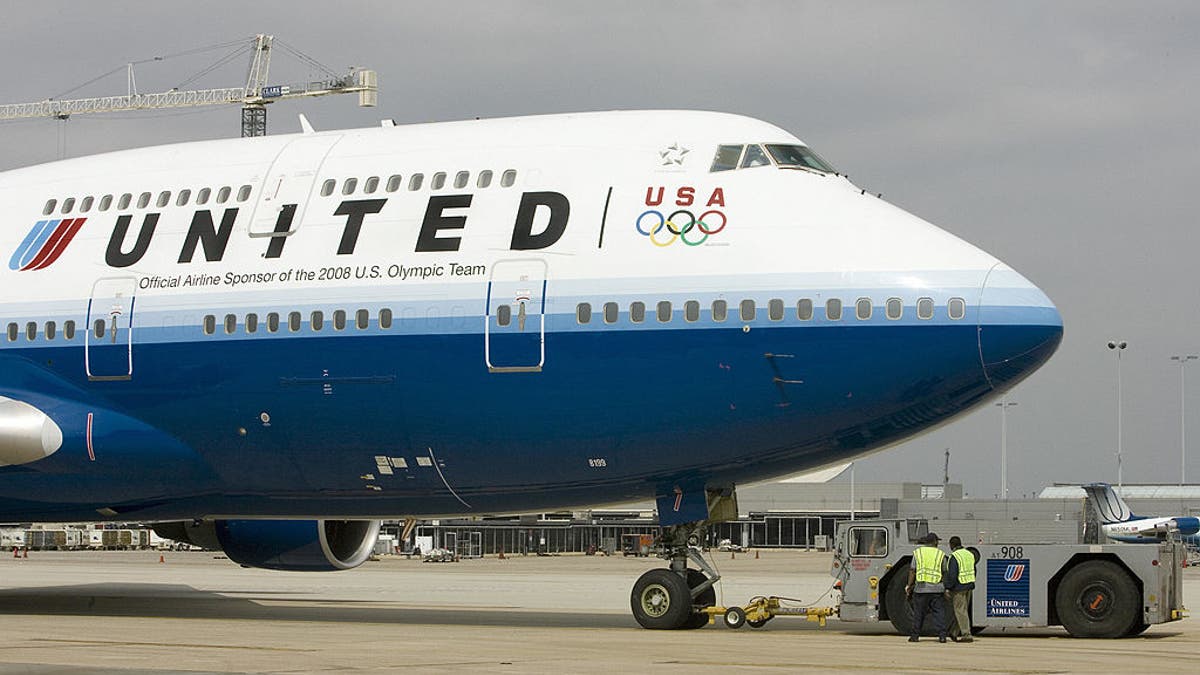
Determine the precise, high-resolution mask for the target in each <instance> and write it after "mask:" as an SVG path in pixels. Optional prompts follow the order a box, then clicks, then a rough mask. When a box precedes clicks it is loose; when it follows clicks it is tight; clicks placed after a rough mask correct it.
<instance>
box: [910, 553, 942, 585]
mask: <svg viewBox="0 0 1200 675" xmlns="http://www.w3.org/2000/svg"><path fill="white" fill-rule="evenodd" d="M945 560H946V554H945V553H943V552H942V550H941V549H940V548H935V547H933V546H922V547H920V548H918V549H917V550H915V551H913V561H914V562H915V563H916V564H917V583H927V584H936V583H941V581H942V563H943V562H944V561H945Z"/></svg>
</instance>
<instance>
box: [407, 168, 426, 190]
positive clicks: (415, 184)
mask: <svg viewBox="0 0 1200 675" xmlns="http://www.w3.org/2000/svg"><path fill="white" fill-rule="evenodd" d="M423 182H425V174H423V173H414V174H413V175H412V176H410V177H409V179H408V189H409V190H410V191H412V192H415V191H417V190H420V189H421V183H423Z"/></svg>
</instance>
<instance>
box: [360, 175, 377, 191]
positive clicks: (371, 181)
mask: <svg viewBox="0 0 1200 675" xmlns="http://www.w3.org/2000/svg"><path fill="white" fill-rule="evenodd" d="M378 189H379V176H371V177H370V178H368V179H367V182H365V183H363V192H364V193H366V194H369V195H372V194H375V191H376V190H378Z"/></svg>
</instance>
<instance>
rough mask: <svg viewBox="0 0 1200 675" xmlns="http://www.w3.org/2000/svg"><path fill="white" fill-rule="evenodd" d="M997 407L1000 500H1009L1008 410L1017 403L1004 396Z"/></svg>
mask: <svg viewBox="0 0 1200 675" xmlns="http://www.w3.org/2000/svg"><path fill="white" fill-rule="evenodd" d="M995 405H996V407H998V408H1000V498H1001V499H1008V409H1009V408H1011V407H1013V406H1015V405H1017V402H1016V401H1009V400H1008V397H1007V396H1002V397H1001V398H1000V402H999V403H997V404H995Z"/></svg>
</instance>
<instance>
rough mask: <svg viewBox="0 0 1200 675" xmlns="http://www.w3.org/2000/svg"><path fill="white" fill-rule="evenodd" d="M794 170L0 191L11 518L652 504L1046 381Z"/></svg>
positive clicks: (387, 177)
mask: <svg viewBox="0 0 1200 675" xmlns="http://www.w3.org/2000/svg"><path fill="white" fill-rule="evenodd" d="M804 147H805V146H804V144H803V143H802V142H801V141H800V140H799V139H797V138H796V137H794V136H793V135H791V134H789V133H787V132H785V131H783V130H781V129H779V128H777V127H775V126H773V125H770V124H767V123H764V122H760V121H757V120H753V119H749V118H745V117H740V116H734V115H725V114H716V113H697V112H679V111H662V112H613V113H588V114H578V115H555V116H543V117H527V118H513V119H500V120H477V121H466V122H453V123H442V124H428V125H409V126H397V127H381V128H376V129H363V130H352V131H332V132H321V133H313V134H301V135H290V136H274V137H267V138H259V139H241V140H228V141H208V142H199V143H188V144H182V145H175V146H166V147H159V148H147V149H140V150H129V151H123V152H117V153H112V154H107V155H98V156H93V157H86V158H80V159H73V160H67V161H62V162H55V163H52V164H47V165H41V166H36V167H31V168H26V169H20V170H15V171H10V172H6V173H4V174H0V206H2V208H3V212H4V213H5V214H6V217H7V219H8V221H7V223H6V224H5V225H4V227H3V228H2V229H0V256H9V260H8V265H7V266H4V267H2V268H0V280H2V281H0V328H4V329H5V333H4V334H2V335H0V397H3V398H0V465H3V464H8V466H0V519H2V520H68V519H79V520H97V519H105V518H120V519H135V518H136V519H144V520H152V519H158V520H169V519H186V518H201V517H220V516H224V517H233V516H251V517H254V516H257V517H263V516H280V517H331V516H338V517H381V516H417V515H430V514H454V513H494V512H528V511H539V510H546V509H552V508H563V507H567V506H571V505H582V504H601V503H613V502H621V501H628V500H633V499H644V498H648V497H651V496H654V495H662V494H669V493H670V491H671V490H672V489H673V487H675V486H678V485H679V484H681V483H687V484H689V485H699V484H703V485H705V486H709V487H714V486H728V485H732V484H736V483H742V482H746V481H753V480H762V479H766V478H769V477H773V476H778V475H783V474H788V473H794V472H798V471H803V470H807V469H811V468H815V467H818V466H822V465H826V464H830V463H833V462H837V461H844V460H846V459H848V458H852V457H856V456H861V455H863V454H866V453H869V452H872V451H876V450H878V449H881V448H884V447H886V446H889V445H892V444H895V443H897V442H899V441H902V440H904V439H906V438H909V437H911V436H913V435H915V434H919V433H921V432H923V431H926V430H928V429H930V428H933V427H934V426H937V425H939V424H942V423H944V422H946V421H947V420H949V419H950V418H952V417H953V416H955V415H957V414H959V413H961V412H963V411H965V410H968V409H970V408H972V407H973V406H976V405H979V404H981V403H983V402H985V401H987V400H989V399H990V398H992V397H994V396H996V395H998V394H999V393H1001V392H1003V391H1005V390H1007V389H1008V388H1010V387H1011V386H1013V385H1015V384H1016V383H1017V382H1018V381H1020V380H1021V379H1023V378H1024V377H1025V376H1027V375H1028V374H1029V373H1031V372H1032V371H1033V370H1034V369H1036V368H1037V367H1038V366H1040V365H1041V364H1042V363H1043V362H1044V361H1045V360H1046V359H1047V358H1049V356H1050V355H1051V354H1052V353H1053V351H1054V350H1055V348H1056V347H1057V345H1058V343H1059V341H1060V339H1061V334H1062V323H1061V320H1060V318H1059V315H1058V313H1057V312H1056V310H1055V308H1054V306H1053V304H1052V303H1051V302H1050V301H1049V300H1048V299H1047V298H1046V296H1045V295H1044V294H1043V293H1042V292H1041V291H1040V290H1038V289H1037V288H1036V287H1035V286H1033V285H1032V284H1031V283H1029V282H1028V281H1027V280H1025V279H1024V278H1023V277H1021V276H1020V275H1019V274H1017V273H1016V272H1014V271H1013V270H1011V269H1010V268H1008V267H1007V266H1005V265H1004V264H1003V263H1001V262H1000V261H998V260H997V259H995V258H994V257H992V256H990V255H988V254H987V253H985V252H983V251H981V250H979V249H978V248H975V247H974V246H972V245H970V244H968V243H966V242H964V241H962V240H960V239H958V238H956V237H954V236H952V235H950V234H949V233H947V232H945V231H943V230H941V229H938V228H937V227H934V226H933V225H930V224H929V223H926V222H925V221H923V220H920V219H919V218H917V217H915V216H912V215H910V214H908V213H906V212H904V211H902V210H901V209H898V208H896V207H895V206H892V205H890V204H888V203H886V202H884V201H883V200H881V199H879V198H877V197H876V196H874V195H871V194H867V193H865V192H864V191H862V190H860V189H859V188H857V187H855V186H854V185H853V184H851V183H850V181H849V180H847V179H846V178H845V177H843V176H841V175H838V174H837V173H835V172H833V171H831V170H829V169H828V167H827V166H825V165H823V164H821V163H820V162H819V161H817V160H812V163H811V164H809V165H804V164H803V163H802V162H801V163H789V162H794V161H798V160H796V157H797V155H796V154H795V153H797V152H799V153H801V154H803V151H801V150H788V148H792V149H796V148H804ZM732 148H738V149H737V151H736V152H737V153H738V154H737V156H735V157H734V158H733V164H732V167H730V164H729V157H730V156H732V155H733V153H734V150H732ZM755 148H757V150H755ZM789 152H791V153H792V154H789ZM722 153H723V154H722ZM758 154H762V155H764V157H762V158H759V157H758V156H757V155H758ZM714 158H715V159H714ZM743 165H744V166H743ZM4 399H7V400H9V401H11V403H9V404H4ZM6 405H7V407H5V406H6ZM39 414H40V415H42V416H43V418H44V419H43V418H39V417H38V415H39ZM6 416H7V417H6ZM5 420H7V422H6V421H5ZM6 425H7V426H6ZM5 428H7V429H8V431H4V429H5ZM56 433H57V434H58V436H57V437H56V436H55V434H56ZM5 434H7V436H6V435H5ZM39 451H40V453H39Z"/></svg>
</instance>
